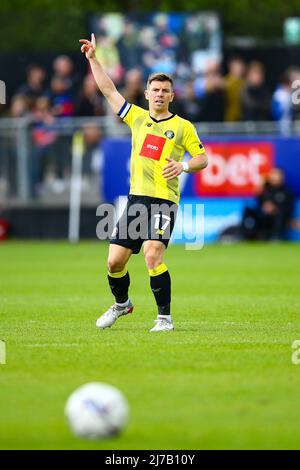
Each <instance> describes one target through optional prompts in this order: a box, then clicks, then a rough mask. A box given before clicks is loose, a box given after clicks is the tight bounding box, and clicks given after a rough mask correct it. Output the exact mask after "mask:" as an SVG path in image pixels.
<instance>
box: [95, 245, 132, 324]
mask: <svg viewBox="0 0 300 470" xmlns="http://www.w3.org/2000/svg"><path fill="white" fill-rule="evenodd" d="M131 255H132V250H131V249H129V248H125V247H123V246H119V245H113V244H111V245H109V254H108V262H107V264H108V276H107V278H108V282H109V285H110V288H111V291H112V294H113V295H114V297H115V300H116V302H115V303H114V304H113V305H112V306H111V307H110V308H109V309H108V310H107V311H106V312H105V313H104V314H103V315H101V317H100V318H98V320H97V322H96V326H97V327H98V328H108V327H110V326H112V325H113V324H114V323H115V322H116V321H117V319H118V318H119V317H121V316H123V315H127V314H128V313H131V312H132V311H133V305H132V303H131V301H130V299H129V298H128V289H129V284H130V278H129V273H128V271H127V266H126V265H127V262H128V260H129V258H130V256H131Z"/></svg>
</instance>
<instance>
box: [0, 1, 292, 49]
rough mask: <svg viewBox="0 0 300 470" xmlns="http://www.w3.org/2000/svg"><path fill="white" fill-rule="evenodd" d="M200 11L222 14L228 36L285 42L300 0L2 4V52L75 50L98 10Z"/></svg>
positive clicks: (25, 2)
mask: <svg viewBox="0 0 300 470" xmlns="http://www.w3.org/2000/svg"><path fill="white" fill-rule="evenodd" d="M154 9H155V10H158V9H159V10H161V11H199V10H216V11H218V12H219V13H220V15H221V19H222V23H223V28H224V34H225V37H228V36H253V37H255V38H257V39H260V38H264V39H266V38H269V39H273V38H281V37H282V34H283V31H282V29H283V20H284V19H285V18H286V17H288V16H294V15H295V16H299V0H288V1H283V0H214V2H212V1H211V0H184V1H183V0H161V1H160V4H159V6H158V4H156V5H154V4H153V2H152V1H150V0H141V1H138V0H124V1H122V2H120V1H117V0H109V1H108V0H84V2H83V1H82V0H63V1H62V0H1V4H0V50H2V51H10V50H18V51H20V50H21V51H22V50H27V51H28V50H52V51H55V50H61V49H65V50H72V49H75V48H77V47H78V44H77V40H78V38H79V36H84V35H86V34H87V33H88V29H89V28H88V15H89V13H94V12H114V11H121V12H137V11H153V10H154Z"/></svg>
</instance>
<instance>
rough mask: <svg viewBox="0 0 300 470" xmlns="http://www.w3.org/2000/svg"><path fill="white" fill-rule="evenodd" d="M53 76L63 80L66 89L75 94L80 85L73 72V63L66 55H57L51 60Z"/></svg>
mask: <svg viewBox="0 0 300 470" xmlns="http://www.w3.org/2000/svg"><path fill="white" fill-rule="evenodd" d="M53 71H54V76H55V77H59V78H61V79H63V80H64V82H65V87H66V90H68V92H69V93H70V94H72V95H73V96H76V94H77V93H78V89H79V86H80V79H79V77H78V75H76V74H74V64H73V62H72V59H71V58H70V57H69V56H67V55H59V56H57V57H56V59H55V60H54V62H53Z"/></svg>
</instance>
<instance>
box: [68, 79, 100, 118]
mask: <svg viewBox="0 0 300 470" xmlns="http://www.w3.org/2000/svg"><path fill="white" fill-rule="evenodd" d="M75 114H76V115H77V116H104V115H105V105H104V102H103V96H102V95H100V93H99V91H98V86H97V83H96V82H95V80H94V77H93V76H92V75H87V76H86V77H85V78H84V81H83V85H82V88H81V90H80V93H79V97H78V99H77V102H76V105H75Z"/></svg>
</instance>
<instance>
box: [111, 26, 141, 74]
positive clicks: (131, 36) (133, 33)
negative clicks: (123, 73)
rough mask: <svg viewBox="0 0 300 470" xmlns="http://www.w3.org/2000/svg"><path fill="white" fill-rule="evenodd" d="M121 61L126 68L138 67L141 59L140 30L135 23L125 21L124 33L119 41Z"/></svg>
mask: <svg viewBox="0 0 300 470" xmlns="http://www.w3.org/2000/svg"><path fill="white" fill-rule="evenodd" d="M117 47H118V50H119V54H120V61H121V64H122V66H123V67H124V69H125V70H130V69H132V68H134V67H137V66H138V64H139V62H140V60H141V47H140V45H139V32H138V31H137V29H136V27H135V25H134V23H132V22H131V21H125V24H124V30H123V35H122V36H121V37H120V39H119V40H118V42H117Z"/></svg>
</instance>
